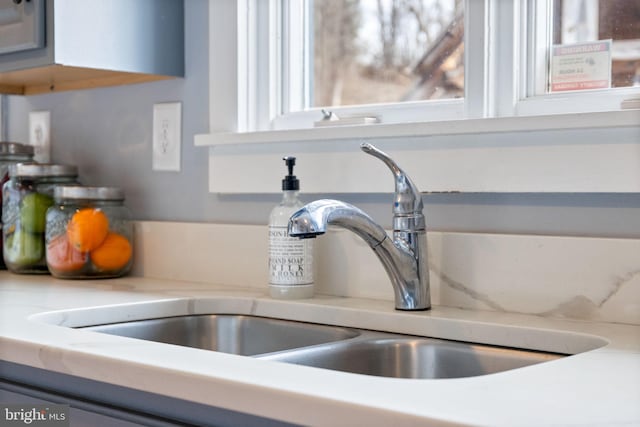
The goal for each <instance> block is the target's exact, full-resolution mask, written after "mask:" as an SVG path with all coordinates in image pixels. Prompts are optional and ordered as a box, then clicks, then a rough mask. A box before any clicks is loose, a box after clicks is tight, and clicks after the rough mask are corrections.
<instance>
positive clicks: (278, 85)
mask: <svg viewBox="0 0 640 427" xmlns="http://www.w3.org/2000/svg"><path fill="white" fill-rule="evenodd" d="M254 2H256V0H240V1H239V4H241V3H245V4H246V3H249V4H251V3H254ZM265 3H266V4H268V10H269V12H268V13H261V14H260V17H256V16H255V15H254V16H249V17H248V19H249V22H250V23H249V24H247V25H246V27H247V28H255V27H256V22H257V21H259V20H260V19H261V23H260V24H258V25H257V27H258V28H262V29H263V30H262V32H261V33H260V34H257V33H254V34H252V35H251V37H253V38H254V39H255V38H257V39H259V40H265V39H268V40H270V41H269V43H270V45H269V48H268V49H265V48H264V46H263V47H262V48H261V49H257V48H256V47H255V46H252V45H251V44H248V45H246V46H247V48H244V49H243V47H242V45H240V47H239V50H240V51H241V52H242V51H243V50H247V51H248V54H247V56H248V57H254V58H256V57H258V56H259V52H262V53H263V54H264V52H268V56H269V61H270V63H269V65H267V64H266V63H262V64H261V63H260V61H259V60H257V61H254V62H253V63H252V62H250V61H249V62H248V64H251V66H252V67H254V68H253V69H257V70H260V71H259V73H258V74H259V75H260V76H267V75H268V76H269V79H268V81H267V80H265V79H264V77H262V80H261V81H259V82H257V83H256V79H257V78H256V77H255V76H251V75H250V73H251V72H250V71H249V72H247V75H248V77H249V78H248V80H246V82H247V85H248V86H249V88H248V89H247V87H242V88H240V90H241V92H244V91H248V92H251V91H252V90H253V91H254V93H257V92H256V90H257V89H255V88H257V87H259V86H263V87H265V85H268V87H269V88H271V90H270V91H269V94H268V96H262V97H261V96H255V97H250V98H248V100H249V102H248V105H257V106H258V108H257V111H256V112H255V114H256V119H255V120H253V121H251V120H250V121H249V124H248V125H247V126H244V127H243V128H242V130H241V131H264V130H283V129H299V128H310V127H313V122H314V121H316V120H319V119H320V118H321V117H322V114H321V112H320V110H321V109H320V108H311V109H308V110H306V111H294V112H288V111H291V110H303V109H304V107H305V100H304V99H302V94H304V93H305V92H306V91H307V90H308V88H309V85H310V82H309V81H308V80H306V81H301V79H300V80H293V79H289V78H288V76H291V75H296V74H297V75H305V76H308V73H296V69H298V68H300V67H307V68H308V67H310V66H311V64H310V60H309V58H308V56H309V55H306V57H305V55H304V54H300V53H299V52H304V49H303V48H302V47H301V42H300V40H302V39H303V37H302V36H301V31H304V29H305V28H307V27H308V22H309V16H308V14H307V15H305V11H304V8H302V7H301V6H300V5H301V4H302V2H299V1H294V2H291V1H289V0H268V1H267V2H265ZM240 7H241V6H240ZM550 9H551V0H548V1H528V0H515V1H513V2H504V1H497V0H466V2H465V68H466V69H467V70H469V69H473V70H474V72H473V73H470V72H465V97H464V98H462V99H447V100H432V101H420V102H405V103H397V104H374V105H358V106H342V107H333V108H331V110H332V111H334V112H335V113H336V114H337V115H338V116H346V117H349V116H375V117H378V118H379V119H380V121H381V123H386V124H391V123H403V122H404V123H414V122H429V121H442V120H464V119H474V118H482V117H486V118H493V117H510V116H529V115H547V114H562V113H583V112H597V111H616V110H619V109H620V105H621V103H622V101H624V100H626V99H629V98H636V97H639V96H640V88H615V89H605V90H595V91H583V92H567V93H543V94H539V93H540V92H541V89H540V88H541V87H546V85H547V79H548V77H547V72H546V70H548V66H547V64H548V60H549V57H548V48H547V47H548V46H550V41H551V39H550V37H551V25H552V21H551V20H550V19H549V17H550V13H551V12H550ZM254 10H255V11H259V8H258V7H255V8H254ZM262 12H264V10H263V11H262ZM294 16H297V17H298V18H300V19H301V20H302V21H303V22H300V20H296V19H293V18H292V17H294ZM267 17H268V19H267ZM283 19H284V20H287V21H289V22H293V23H295V24H297V25H292V26H283ZM541 23H542V24H541ZM267 28H268V30H265V29H267ZM283 28H284V29H283ZM279 40H283V41H285V43H286V44H285V48H284V49H283V48H282V45H280V44H279V43H278V41H279ZM505 41H511V43H509V42H505ZM290 52H295V54H294V55H291V54H290ZM494 53H495V54H494ZM263 62H264V58H263ZM296 67H298V68H296ZM540 69H544V70H545V72H540V71H539V70H540ZM287 81H292V82H294V83H295V87H294V88H293V89H292V88H290V87H288V86H286V85H285V86H283V82H287ZM242 84H243V83H242V80H241V81H240V85H241V86H242ZM252 86H253V87H254V88H253V89H252ZM261 94H262V95H265V94H266V93H265V91H262V92H261ZM603 106H604V108H603Z"/></svg>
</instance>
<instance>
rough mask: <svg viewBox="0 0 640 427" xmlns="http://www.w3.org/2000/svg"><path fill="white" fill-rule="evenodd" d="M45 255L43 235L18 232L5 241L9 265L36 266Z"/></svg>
mask: <svg viewBox="0 0 640 427" xmlns="http://www.w3.org/2000/svg"><path fill="white" fill-rule="evenodd" d="M44 255H45V252H44V241H43V238H42V235H41V234H33V233H28V232H26V231H23V230H16V231H15V232H13V233H11V234H9V235H8V236H7V238H6V239H5V241H4V259H5V261H6V262H7V263H8V264H13V265H18V266H26V265H31V264H35V263H37V262H38V261H40V260H41V259H42V258H43V257H44Z"/></svg>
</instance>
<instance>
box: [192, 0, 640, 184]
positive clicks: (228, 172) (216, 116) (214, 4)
mask: <svg viewBox="0 0 640 427" xmlns="http://www.w3.org/2000/svg"><path fill="white" fill-rule="evenodd" d="M255 1H257V0H239V1H238V2H237V3H236V2H235V1H232V0H215V1H214V0H212V1H211V3H210V4H211V7H210V23H211V34H210V50H211V52H210V63H211V81H210V99H211V100H212V103H211V105H212V107H211V112H210V117H211V119H210V123H211V124H210V129H211V133H210V134H206V135H196V138H195V141H196V145H198V146H208V147H210V148H209V160H210V173H209V188H210V191H212V192H220V193H271V192H277V191H278V185H274V184H273V182H272V181H273V180H274V179H275V181H274V182H276V184H277V182H279V181H278V179H280V178H278V177H279V175H280V172H281V171H280V168H279V167H278V166H279V163H280V160H279V157H280V156H281V155H283V154H296V153H297V154H298V156H300V157H304V160H306V162H307V163H308V162H311V163H314V164H315V165H316V166H314V167H320V166H322V167H321V170H322V172H318V171H316V173H317V174H320V175H317V176H313V173H310V175H309V177H308V179H307V180H306V182H307V184H306V185H307V186H309V187H308V188H310V189H313V192H326V193H336V192H381V191H389V189H388V188H387V185H386V184H384V183H386V181H387V180H385V179H383V180H382V181H381V180H380V179H379V178H378V176H379V175H380V173H382V172H381V171H380V170H379V169H377V168H375V167H373V169H371V168H369V167H368V166H365V167H364V169H363V168H362V158H361V156H362V155H361V154H360V153H359V150H358V144H359V142H360V141H362V140H363V139H366V140H367V141H369V142H373V143H377V144H379V145H381V146H382V147H383V148H384V149H386V151H388V152H390V154H392V155H394V156H395V157H396V158H397V160H398V161H406V162H408V163H411V164H413V165H414V166H413V168H414V170H411V169H409V168H406V169H407V170H408V172H409V173H410V174H411V175H412V178H414V181H416V182H417V184H418V186H419V188H421V189H422V190H423V191H462V192H466V191H473V192H476V191H488V192H496V191H497V192H640V155H639V153H640V141H638V138H637V135H639V134H640V114H638V111H637V110H635V111H613V112H592V113H587V114H553V115H548V113H550V112H551V111H550V110H549V108H550V106H552V105H556V104H558V103H562V100H563V99H570V98H571V96H572V94H569V95H567V94H562V95H558V94H551V95H549V96H544V97H541V98H539V99H538V98H531V99H526V100H522V99H521V98H522V95H521V94H520V93H518V90H519V87H521V86H522V85H521V83H522V80H521V79H522V75H523V73H524V70H523V68H524V67H523V64H526V61H525V59H524V58H522V57H521V55H519V52H522V46H523V45H525V44H526V43H527V42H528V41H527V40H522V39H521V38H520V37H516V35H517V34H519V33H518V32H517V25H516V21H513V22H511V23H508V21H504V20H500V19H499V17H498V15H499V14H500V13H502V14H505V13H507V14H514V16H522V13H523V9H524V8H525V7H526V4H527V3H526V1H525V0H520V1H516V2H504V1H500V0H487V1H486V2H480V1H477V0H471V1H470V5H471V7H476V8H478V11H476V13H478V12H479V11H481V12H482V13H483V19H484V20H491V22H493V23H494V24H495V25H489V26H488V27H487V28H490V29H492V30H491V32H489V33H487V34H485V36H486V37H487V39H488V40H489V42H491V41H492V40H495V37H497V36H498V35H499V36H500V37H501V38H502V39H503V40H513V43H510V44H505V43H503V44H501V45H500V49H501V50H500V52H499V55H500V57H499V58H496V57H493V58H492V57H490V56H489V55H486V52H484V53H482V55H483V61H484V63H485V67H484V68H483V73H484V74H486V75H487V76H488V77H489V78H484V77H482V78H480V77H479V75H480V73H474V74H473V75H474V76H475V82H473V81H472V82H470V83H469V84H470V87H471V88H473V90H474V91H476V92H477V93H480V94H487V93H488V92H489V91H491V90H495V87H496V86H498V85H499V87H500V88H501V92H500V96H498V97H494V98H492V99H489V98H487V97H486V96H485V97H479V98H477V101H478V102H477V103H476V104H475V105H472V106H470V105H467V106H466V107H462V108H464V109H466V112H465V113H466V114H467V115H469V116H471V117H475V118H474V119H464V120H444V121H435V122H422V123H411V124H405V125H402V124H395V125H394V124H388V125H385V124H380V125H368V126H343V127H340V128H337V127H336V128H326V129H297V130H296V129H294V130H274V131H258V132H238V129H242V127H241V126H240V125H239V123H238V118H239V117H243V116H242V114H241V113H240V111H241V110H242V109H243V106H242V105H241V103H240V102H239V101H238V99H239V98H238V95H239V94H240V93H241V91H240V90H239V85H238V83H239V82H241V81H242V80H243V78H246V75H243V74H242V73H243V70H242V69H241V68H240V65H241V64H242V61H237V60H236V59H237V55H238V52H237V51H234V50H233V49H230V48H229V43H230V40H235V38H236V37H237V31H236V30H237V29H236V28H235V27H234V26H233V25H230V24H229V22H230V21H232V20H230V19H229V14H231V15H232V16H234V17H235V18H236V19H237V20H238V21H241V20H240V19H238V18H240V16H239V13H238V10H241V9H240V8H239V7H238V3H241V2H246V4H251V3H252V2H255ZM268 1H269V2H277V0H268ZM479 4H480V5H481V6H482V7H480V6H478V5H479ZM504 4H511V5H512V6H511V9H504V8H503V7H498V6H497V5H501V6H503V5H504ZM225 14H226V15H225ZM476 16H477V15H476ZM245 22H246V21H245ZM505 22H507V23H508V25H505ZM496 23H502V26H501V27H500V26H499V25H497V24H496ZM232 27H234V28H232ZM503 27H507V28H503ZM234 31H235V33H233V32H234ZM504 31H511V33H510V34H511V35H512V36H513V37H511V38H509V37H507V35H506V34H505V33H504ZM220 40H225V43H221V42H220ZM475 41H476V42H478V43H479V41H478V40H475ZM275 48H276V47H275V46H273V44H271V45H269V49H275ZM474 51H475V50H474ZM225 58H226V60H225ZM505 58H507V59H506V60H505ZM492 61H493V62H492ZM506 63H509V66H507V64H506ZM247 64H248V62H245V67H248V65H247ZM514 64H517V66H516V65H514ZM278 66H279V64H277V63H276V64H274V63H270V64H269V66H268V68H269V70H268V72H267V73H263V72H262V70H258V73H259V74H260V75H261V76H262V78H263V79H267V81H270V82H272V80H271V79H273V78H274V75H275V71H274V70H275V69H276V68H277V67H278ZM254 71H255V69H254ZM244 72H245V73H247V72H251V68H250V67H248V68H246V69H245V70H244ZM265 74H266V77H265ZM467 74H470V73H467ZM220 76H222V77H223V78H225V79H226V80H225V81H224V82H223V81H220ZM263 81H264V80H263ZM234 84H235V86H234ZM267 86H268V87H269V90H273V88H272V85H267ZM635 93H637V92H635V91H633V90H632V91H630V94H632V95H633V94H635ZM590 95H592V94H590ZM593 95H596V94H593ZM622 96H623V97H624V96H626V95H622ZM214 100H215V104H214V103H213V102H214ZM454 102H455V101H454ZM566 102H570V100H569V101H566ZM597 102H600V101H599V100H598V101H597ZM535 103H538V105H534V104H535ZM220 105H226V106H228V107H231V108H225V109H224V110H225V111H226V112H223V113H221V111H220V108H219V107H220ZM457 108H458V109H460V105H458V107H457ZM269 109H271V111H274V109H277V107H276V106H275V105H274V103H273V102H272V104H270V106H269ZM400 110H401V108H400V109H399V111H400ZM541 112H546V114H547V115H540V116H535V115H536V114H540V113H541ZM491 115H500V116H501V117H499V118H490V119H486V118H485V117H487V116H491ZM516 115H521V116H524V117H509V116H516ZM529 115H531V116H533V117H528V116H529ZM244 117H250V116H249V115H247V116H244ZM585 129H594V132H593V133H585ZM602 131H606V132H608V133H607V135H609V134H610V135H611V137H612V138H614V139H617V140H618V142H619V143H617V144H615V146H614V144H612V143H611V140H609V137H607V138H603V133H602ZM591 134H593V135H595V136H593V137H592V136H590V135H591ZM504 135H508V136H509V137H510V138H511V137H513V139H514V143H513V145H512V146H511V145H509V146H505V147H502V149H501V150H495V147H494V146H493V144H492V143H491V142H489V141H491V139H493V138H495V139H496V140H500V139H501V138H503V137H504ZM451 136H456V138H455V142H456V143H455V144H452V145H451V146H450V147H449V146H446V145H442V144H441V142H440V141H444V140H450V137H451ZM487 137H489V138H488V139H487ZM398 138H400V139H399V140H398ZM405 138H409V140H408V142H405V143H397V142H394V143H393V145H389V144H391V141H394V140H398V141H400V140H403V139H405ZM532 138H533V139H532ZM538 138H539V140H540V143H539V144H538V143H537V142H535V143H533V142H532V141H538ZM577 138H579V139H582V140H583V145H582V146H581V145H580V144H578V143H576V139H577ZM434 141H436V142H434ZM523 141H524V142H523ZM433 144H435V145H436V146H437V150H435V151H434V148H433ZM434 154H437V155H434ZM488 154H491V155H490V156H488ZM434 158H437V159H438V161H445V160H446V162H447V163H448V162H451V163H454V162H455V164H451V167H449V168H446V169H445V170H442V167H441V166H440V164H439V163H436V164H434V163H433V159H434ZM273 159H275V160H273ZM443 159H445V160H443ZM478 159H481V160H478ZM551 160H553V161H552V162H550V161H551ZM478 161H481V162H482V173H481V174H477V173H476V174H473V176H469V175H468V174H467V173H466V172H461V171H464V170H465V168H466V169H470V168H471V169H472V170H477V162H478ZM558 161H560V162H561V163H562V165H563V166H562V168H560V167H558V168H556V169H553V168H549V167H547V166H548V164H549V163H554V164H555V163H556V162H558ZM336 162H337V164H336ZM416 162H417V164H416ZM505 162H509V163H510V165H511V166H513V167H516V169H514V170H517V171H518V173H517V174H516V175H514V176H509V177H508V179H505V177H504V176H502V175H501V174H500V173H497V174H496V173H494V172H495V171H499V170H501V169H502V168H503V166H504V164H505ZM621 162H622V163H621ZM300 163H301V165H302V164H303V161H301V162H300ZM267 164H270V166H267ZM334 164H335V166H334ZM318 165H320V166H318ZM328 165H331V166H332V167H337V166H338V165H339V168H340V173H339V175H340V179H339V180H334V179H333V178H332V177H327V175H328V174H327V173H326V167H327V166H328ZM593 165H597V166H598V170H597V172H596V171H594V168H593V167H592V166H593ZM243 170H251V174H243V176H244V177H245V178H246V179H244V180H237V179H236V176H237V175H234V172H235V174H238V173H240V174H242V172H241V171H243ZM541 171H545V176H541ZM594 172H596V173H594ZM298 174H299V175H300V176H301V177H302V176H304V175H305V172H304V170H303V169H302V168H298ZM442 175H445V177H443V176H442ZM594 176H597V179H594ZM249 177H250V178H249ZM385 178H388V177H386V176H385ZM310 181H311V182H310ZM363 183H364V184H363ZM303 191H305V190H303Z"/></svg>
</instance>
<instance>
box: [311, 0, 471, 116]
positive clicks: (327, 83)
mask: <svg viewBox="0 0 640 427" xmlns="http://www.w3.org/2000/svg"><path fill="white" fill-rule="evenodd" d="M309 13H310V14H311V17H310V19H309V24H310V25H311V28H309V30H308V31H306V33H305V34H304V37H306V45H307V46H309V48H308V51H307V52H308V54H309V56H310V60H309V63H310V67H308V68H307V69H305V70H304V71H305V72H307V73H309V74H311V75H310V76H308V77H306V78H307V79H308V80H309V81H310V88H309V89H310V90H309V93H308V102H307V103H306V104H307V105H305V107H307V108H328V107H337V106H347V105H362V104H380V103H395V102H408V101H424V100H429V99H449V98H462V97H463V96H464V55H463V53H464V7H463V4H462V2H461V1H455V0H406V1H398V0H391V1H383V0H378V1H375V2H374V1H358V0H346V1H344V0H315V1H314V2H313V3H311V4H309Z"/></svg>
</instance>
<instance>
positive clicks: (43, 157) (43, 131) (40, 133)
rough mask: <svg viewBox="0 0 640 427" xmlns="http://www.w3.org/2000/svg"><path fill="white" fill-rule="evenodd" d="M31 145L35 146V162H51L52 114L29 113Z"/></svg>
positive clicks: (45, 112) (43, 112)
mask: <svg viewBox="0 0 640 427" xmlns="http://www.w3.org/2000/svg"><path fill="white" fill-rule="evenodd" d="M29 144H30V145H33V151H34V155H33V160H35V161H36V162H39V163H49V162H50V161H51V112H50V111H32V112H30V113H29Z"/></svg>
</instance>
